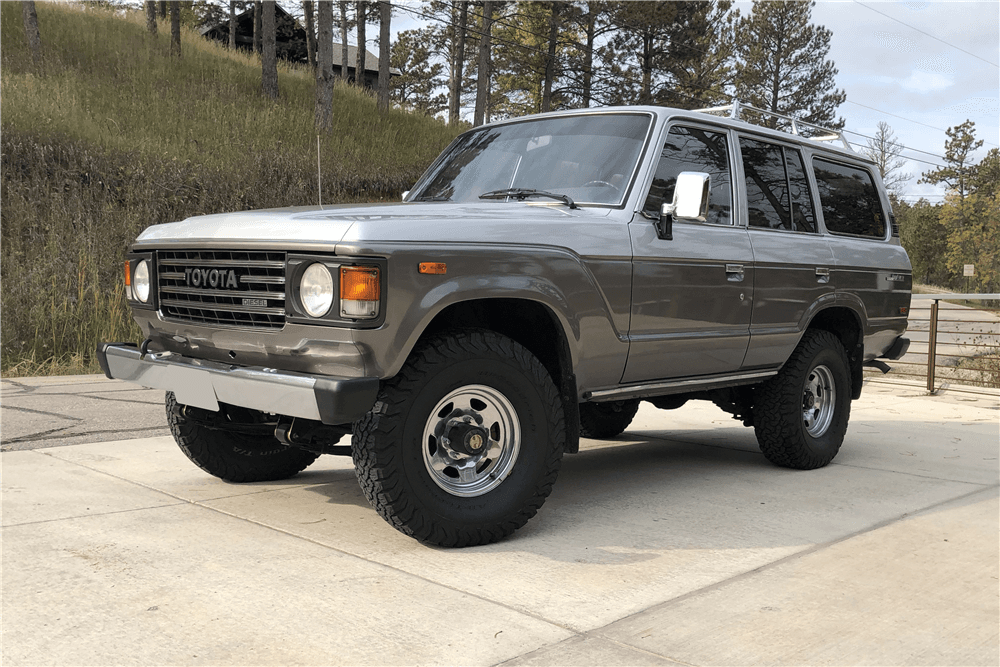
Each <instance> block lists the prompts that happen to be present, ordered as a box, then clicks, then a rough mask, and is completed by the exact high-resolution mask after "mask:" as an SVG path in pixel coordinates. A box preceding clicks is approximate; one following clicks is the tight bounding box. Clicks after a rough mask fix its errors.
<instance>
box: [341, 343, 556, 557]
mask: <svg viewBox="0 0 1000 667" xmlns="http://www.w3.org/2000/svg"><path fill="white" fill-rule="evenodd" d="M471 386H480V387H486V388H488V389H489V390H491V391H496V392H498V393H499V394H501V395H502V396H503V397H504V400H506V401H508V404H509V406H510V407H511V408H512V409H513V410H512V412H513V413H514V414H516V420H517V422H518V424H519V431H520V434H521V436H520V439H519V449H518V451H517V454H516V457H512V461H513V462H512V463H511V465H512V467H511V468H510V469H509V471H508V472H507V473H506V476H503V475H498V476H496V477H495V478H491V479H492V480H494V481H490V482H489V483H490V484H499V485H498V486H495V487H492V488H489V489H484V490H483V491H482V492H477V493H478V495H475V496H473V497H462V496H459V495H455V494H454V493H452V492H449V491H448V490H446V489H445V488H443V487H442V486H441V482H440V481H435V478H434V477H432V474H431V472H430V464H428V463H427V462H426V459H427V457H428V456H430V454H428V453H426V452H425V448H426V449H427V450H428V451H436V446H431V447H429V446H428V443H427V442H424V434H425V432H426V429H428V428H429V427H430V426H429V425H432V424H435V423H439V422H437V421H436V420H440V419H441V415H442V414H443V413H442V412H435V410H437V409H438V406H439V405H440V404H441V401H444V400H446V399H447V397H449V396H451V395H452V394H454V393H455V392H462V391H464V390H465V389H466V388H467V387H471ZM491 437H492V436H491ZM565 440H566V423H565V417H564V413H563V407H562V402H561V400H560V396H559V392H558V390H557V389H556V386H555V384H554V383H553V381H552V378H551V377H550V376H549V373H548V372H547V371H546V370H545V367H544V366H542V364H541V363H540V362H539V361H538V359H536V358H535V356H534V355H532V354H531V353H530V352H529V351H528V350H527V349H525V348H524V347H523V346H521V345H520V344H518V343H516V342H514V341H513V340H511V339H509V338H507V337H505V336H501V335H499V334H497V333H494V332H492V331H488V330H481V329H463V330H455V331H449V332H444V333H442V334H438V335H435V336H433V337H431V338H429V339H428V340H426V341H424V342H422V343H421V344H420V345H419V346H418V347H417V348H416V349H415V350H414V351H413V353H412V354H411V355H410V358H409V360H408V361H407V362H406V364H405V366H404V367H403V369H402V370H401V371H400V372H399V374H397V375H396V376H395V377H393V378H392V379H390V380H388V381H386V382H385V383H383V385H382V388H381V389H380V391H379V395H378V399H377V401H376V402H375V405H374V407H373V408H372V410H371V412H369V413H368V414H367V415H366V416H365V417H363V418H362V419H361V420H360V421H358V422H357V423H356V424H355V425H354V434H353V438H352V448H353V457H354V467H355V472H356V473H357V477H358V481H359V482H360V484H361V488H362V490H363V491H364V494H365V496H366V497H367V498H368V501H369V502H370V503H371V505H372V507H374V508H375V510H376V511H378V513H379V514H380V515H381V516H382V518H384V519H385V520H386V521H387V522H389V524H390V525H392V526H393V527H394V528H396V529H397V530H399V531H400V532H402V533H404V534H406V535H410V536H412V537H414V538H416V539H418V540H421V541H423V542H428V543H431V544H437V545H440V546H445V547H465V546H472V545H477V544H488V543H490V542H494V541H496V540H499V539H502V538H504V537H506V536H508V535H510V534H511V533H513V532H514V531H515V530H516V529H518V528H520V527H521V526H523V525H524V524H525V523H526V522H527V521H528V519H530V518H531V517H533V516H534V515H535V513H536V512H538V509H539V508H540V507H541V506H542V503H543V502H545V498H546V497H547V496H548V495H549V493H550V492H551V490H552V485H553V483H554V482H555V480H556V476H557V475H558V472H559V466H560V463H561V459H562V454H563V449H564V444H565ZM496 479H500V480H502V481H500V482H496V481H495V480H496Z"/></svg>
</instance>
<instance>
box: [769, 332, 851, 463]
mask: <svg viewBox="0 0 1000 667" xmlns="http://www.w3.org/2000/svg"><path fill="white" fill-rule="evenodd" d="M850 413H851V379H850V375H849V373H848V361H847V353H846V352H845V351H844V346H843V345H842V344H841V342H840V340H839V339H838V338H837V337H836V336H834V335H833V334H832V333H830V332H828V331H819V330H809V331H807V332H806V333H805V335H804V336H803V337H802V340H801V341H800V342H799V345H798V347H796V348H795V351H794V352H792V355H791V357H789V359H788V361H787V362H785V365H784V366H783V367H782V368H781V371H780V372H779V373H778V375H776V376H775V377H774V378H772V379H770V380H769V381H767V382H766V383H764V384H763V385H761V386H760V387H759V388H758V389H757V390H756V392H755V395H754V407H753V422H754V431H755V433H756V435H757V442H758V444H759V445H760V450H761V452H763V453H764V456H766V457H767V459H768V460H769V461H771V463H774V464H775V465H780V466H784V467H786V468H797V469H799V470H810V469H813V468H821V467H823V466H825V465H826V464H828V463H829V462H830V461H832V460H833V457H835V456H836V455H837V452H838V451H839V450H840V446H841V444H842V443H843V442H844V435H845V434H846V433H847V421H848V418H849V417H850Z"/></svg>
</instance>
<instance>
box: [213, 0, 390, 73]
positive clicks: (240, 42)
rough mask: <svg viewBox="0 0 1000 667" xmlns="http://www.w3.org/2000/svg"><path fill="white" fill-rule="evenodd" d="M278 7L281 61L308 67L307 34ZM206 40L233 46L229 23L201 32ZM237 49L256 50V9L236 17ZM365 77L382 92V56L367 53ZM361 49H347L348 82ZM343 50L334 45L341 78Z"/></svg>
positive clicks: (220, 23) (277, 19)
mask: <svg viewBox="0 0 1000 667" xmlns="http://www.w3.org/2000/svg"><path fill="white" fill-rule="evenodd" d="M274 7H275V12H276V16H275V23H276V28H277V30H276V32H277V36H276V39H275V41H276V42H277V51H278V57H279V58H281V59H283V60H287V61H289V62H294V63H305V62H307V60H308V55H307V50H306V31H305V29H304V28H303V27H302V26H301V25H300V24H299V22H298V21H297V20H296V19H295V17H293V16H292V15H291V14H289V13H288V12H286V11H285V10H284V9H282V8H281V5H279V4H278V3H275V4H274ZM201 35H202V37H205V38H206V39H212V40H215V41H217V42H221V43H223V44H229V19H228V18H226V19H225V20H222V21H218V22H213V23H210V24H207V25H205V26H203V27H202V29H201ZM236 47H237V48H239V49H245V50H247V51H251V50H252V49H253V8H252V7H251V8H250V9H247V10H246V11H244V12H242V13H240V14H237V15H236ZM365 54H366V55H365V73H364V85H365V87H366V88H372V89H375V88H378V56H376V55H375V54H373V53H372V52H371V51H368V50H367V49H366V50H365ZM357 56H358V47H356V46H348V47H347V78H348V80H350V81H352V82H353V81H354V79H355V71H354V70H355V67H354V63H355V62H356V61H357ZM342 57H343V47H342V46H341V45H340V44H338V43H336V42H335V43H334V44H333V73H334V75H335V76H340V75H341V70H342V69H343V63H342V62H341V60H342ZM400 75H401V72H400V71H399V70H398V69H396V68H392V69H390V70H389V77H390V78H392V77H394V76H400Z"/></svg>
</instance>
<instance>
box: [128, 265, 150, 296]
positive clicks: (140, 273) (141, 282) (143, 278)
mask: <svg viewBox="0 0 1000 667" xmlns="http://www.w3.org/2000/svg"><path fill="white" fill-rule="evenodd" d="M132 289H133V290H134V291H135V298H137V299H138V300H139V301H142V302H143V303H149V260H147V259H144V260H142V261H141V262H139V266H137V267H135V274H133V276H132Z"/></svg>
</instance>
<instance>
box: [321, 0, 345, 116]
mask: <svg viewBox="0 0 1000 667" xmlns="http://www.w3.org/2000/svg"><path fill="white" fill-rule="evenodd" d="M341 4H343V3H341ZM344 43H345V44H346V43H347V42H346V41H345V42H344ZM342 70H343V71H344V72H346V71H347V67H346V66H345V67H343V68H342ZM316 129H317V130H318V131H320V132H329V131H330V130H331V129H333V2H332V0H318V2H317V3H316Z"/></svg>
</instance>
